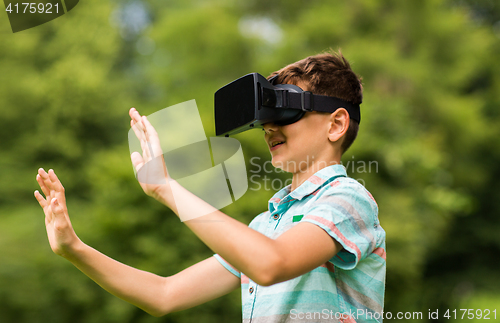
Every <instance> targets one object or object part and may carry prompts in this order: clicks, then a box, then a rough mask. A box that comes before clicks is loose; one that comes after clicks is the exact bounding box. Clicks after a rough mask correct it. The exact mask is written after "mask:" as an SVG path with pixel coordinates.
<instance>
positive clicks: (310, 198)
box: [215, 165, 386, 323]
mask: <svg viewBox="0 0 500 323" xmlns="http://www.w3.org/2000/svg"><path fill="white" fill-rule="evenodd" d="M377 214H378V207H377V203H376V202H375V200H374V199H373V197H372V195H371V194H370V193H369V192H368V191H367V190H366V189H365V188H364V186H362V185H361V184H359V183H358V182H357V181H356V180H354V179H351V178H349V177H347V174H346V171H345V168H344V167H343V166H342V165H333V166H329V167H326V168H323V169H321V170H320V171H319V172H317V173H316V174H314V175H313V176H311V177H310V178H309V179H308V180H307V181H306V182H304V183H303V184H302V185H300V186H299V187H298V188H297V189H295V190H294V191H293V192H290V186H287V187H285V188H283V189H281V190H280V191H279V192H277V193H276V194H275V195H274V196H273V197H272V198H271V199H270V200H269V211H266V212H264V213H261V214H259V215H258V216H257V217H255V219H254V220H253V221H252V222H251V223H250V225H249V227H250V228H252V229H254V230H256V231H258V232H261V233H262V234H264V235H266V236H268V237H270V238H272V239H276V238H277V237H278V236H280V235H281V234H282V233H283V232H285V231H287V230H289V229H290V228H292V227H293V226H295V225H297V224H298V223H300V222H309V223H313V224H315V225H317V226H319V227H320V228H322V229H323V230H325V231H326V232H327V233H328V234H329V235H330V236H331V237H332V238H333V239H335V240H336V241H338V242H339V243H340V244H341V245H342V247H343V250H342V251H340V252H339V253H338V254H337V255H336V256H334V257H333V258H332V259H330V260H329V261H328V262H327V263H325V264H324V265H322V266H320V267H318V268H316V269H314V270H312V271H310V272H308V273H306V274H304V275H302V276H299V277H296V278H293V279H290V280H288V281H285V282H281V283H278V284H275V285H272V286H267V287H265V286H260V285H257V284H256V283H255V282H253V281H252V280H251V279H249V278H248V276H246V275H245V274H244V273H240V272H238V271H237V270H235V269H234V268H233V267H232V266H231V265H229V264H228V263H227V262H226V261H225V260H224V259H222V258H221V257H220V256H219V255H215V257H216V258H217V259H218V260H219V262H220V263H221V264H222V265H223V266H224V267H225V268H227V269H228V270H229V271H230V272H232V273H233V274H234V275H236V276H238V277H240V278H241V288H242V303H243V304H242V305H243V322H244V323H250V322H251V323H261V322H265V323H271V322H381V321H382V318H381V312H382V310H383V304H384V291H385V273H386V261H385V231H384V230H383V229H382V227H381V226H380V223H379V220H378V216H377ZM256 261H259V260H258V259H256Z"/></svg>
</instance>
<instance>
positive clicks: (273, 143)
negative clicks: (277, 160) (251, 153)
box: [269, 140, 285, 151]
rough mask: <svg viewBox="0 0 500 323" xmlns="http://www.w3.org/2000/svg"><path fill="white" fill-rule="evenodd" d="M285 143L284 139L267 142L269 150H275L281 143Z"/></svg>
mask: <svg viewBox="0 0 500 323" xmlns="http://www.w3.org/2000/svg"><path fill="white" fill-rule="evenodd" d="M284 143H285V141H284V140H283V141H273V142H271V143H270V144H269V149H270V150H271V151H273V150H275V149H278V148H279V147H280V146H281V145H283V144H284Z"/></svg>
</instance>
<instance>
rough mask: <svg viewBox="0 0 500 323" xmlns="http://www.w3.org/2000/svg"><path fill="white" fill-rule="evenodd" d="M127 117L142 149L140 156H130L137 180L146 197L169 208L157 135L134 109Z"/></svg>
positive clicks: (163, 163)
mask: <svg viewBox="0 0 500 323" xmlns="http://www.w3.org/2000/svg"><path fill="white" fill-rule="evenodd" d="M129 115H130V118H131V120H130V126H131V127H132V129H133V130H134V133H135V135H136V136H137V139H139V141H140V143H141V149H142V154H141V153H139V152H134V153H132V155H131V156H130V158H131V159H132V164H133V166H134V169H135V171H136V173H137V180H138V181H139V184H140V185H141V187H142V189H143V190H144V192H145V193H146V194H147V195H149V196H151V197H153V198H155V199H156V200H158V201H159V202H161V203H163V204H165V205H167V206H169V205H168V203H167V202H168V201H167V200H169V197H170V196H171V190H170V185H169V179H168V173H167V168H166V166H165V161H164V159H163V151H162V149H161V145H160V139H159V138H158V134H157V132H156V130H155V128H154V127H153V126H152V125H151V123H150V122H149V121H148V119H147V118H146V117H145V116H141V115H140V114H139V112H138V111H137V110H136V109H135V108H131V109H130V111H129Z"/></svg>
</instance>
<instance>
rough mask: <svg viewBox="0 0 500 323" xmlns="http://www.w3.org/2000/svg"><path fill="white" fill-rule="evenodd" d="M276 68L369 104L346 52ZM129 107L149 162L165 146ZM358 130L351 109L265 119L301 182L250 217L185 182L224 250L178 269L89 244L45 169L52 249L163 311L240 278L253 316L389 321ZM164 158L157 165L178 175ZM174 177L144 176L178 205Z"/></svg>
mask: <svg viewBox="0 0 500 323" xmlns="http://www.w3.org/2000/svg"><path fill="white" fill-rule="evenodd" d="M276 74H277V75H278V76H277V78H276V79H275V80H274V83H275V84H294V85H297V86H299V87H300V88H302V89H303V90H304V91H311V92H312V93H313V94H320V95H327V96H334V97H337V98H340V99H343V100H346V101H350V102H352V103H354V104H359V103H361V99H362V87H361V82H360V80H359V78H358V77H357V76H356V74H354V72H353V71H352V70H351V68H350V65H349V63H348V62H347V60H346V59H345V58H344V57H343V56H342V55H341V54H340V53H339V54H335V53H334V54H320V55H316V56H312V57H308V58H306V59H304V60H301V61H298V62H296V63H294V64H291V65H289V66H287V67H285V68H283V69H282V70H280V71H278V72H275V73H273V74H272V75H271V77H272V76H275V75H276ZM129 114H130V117H131V119H132V120H131V125H132V127H133V129H134V131H135V134H136V135H137V137H138V138H139V140H140V141H141V146H142V147H143V153H142V155H141V154H139V153H137V152H135V153H133V154H132V155H131V159H132V163H133V165H134V167H135V169H136V170H137V171H139V170H140V169H141V167H142V166H143V165H144V164H145V163H146V162H148V161H151V160H152V158H153V157H154V156H161V155H162V152H161V148H160V144H159V140H158V137H157V134H156V131H155V129H154V128H153V127H152V126H151V124H150V123H149V121H148V120H147V118H146V117H144V116H140V115H139V113H138V112H137V111H136V110H135V109H134V108H132V109H130V113H129ZM357 130H358V124H357V122H355V121H353V120H351V119H350V117H349V113H348V112H347V111H346V109H344V108H340V109H337V110H336V111H335V112H333V113H324V112H306V113H305V115H304V116H303V117H302V118H301V119H300V120H298V121H296V122H294V123H292V124H288V125H276V124H274V123H266V124H264V131H265V139H266V142H267V143H268V145H269V148H270V152H271V155H272V163H273V165H274V166H275V167H279V168H282V169H283V170H285V171H287V172H290V173H292V175H293V178H292V184H291V185H290V186H287V187H285V188H283V189H282V190H280V191H279V192H277V193H276V194H275V195H274V196H273V198H271V200H269V210H268V211H266V212H264V213H262V214H260V215H258V216H257V217H256V218H255V219H254V220H253V221H252V222H251V223H250V225H249V226H246V225H244V224H243V223H240V222H238V221H236V220H234V219H233V218H231V217H229V216H227V215H225V214H223V213H222V212H220V211H219V210H217V209H215V208H213V207H211V206H210V205H208V204H207V203H205V202H204V201H202V200H200V199H198V198H197V197H196V196H194V195H192V194H191V193H189V192H188V191H185V190H184V191H183V193H182V199H183V200H184V201H185V202H187V203H186V204H187V205H189V206H190V208H191V210H192V212H195V213H196V212H197V213H200V212H203V213H202V214H206V215H204V216H203V218H202V220H203V221H199V220H198V219H193V220H188V221H185V224H186V225H187V226H188V227H189V228H190V229H191V230H192V231H193V232H194V233H195V234H196V235H197V236H198V237H199V238H200V239H201V240H202V241H203V242H204V243H205V244H206V245H207V246H208V247H210V248H211V249H212V250H213V251H215V252H216V253H217V254H216V255H215V256H213V257H210V258H208V259H206V260H204V261H202V262H200V263H198V264H195V265H193V266H191V267H189V268H187V269H185V270H183V271H181V272H179V273H178V274H176V275H173V276H170V277H159V276H157V275H154V274H151V273H147V272H144V271H140V270H137V269H134V268H131V267H129V266H126V265H124V264H121V263H119V262H117V261H115V260H113V259H111V258H108V257H107V256H105V255H103V254H101V253H99V252H98V251H96V250H94V249H92V248H91V247H89V246H87V245H85V244H84V243H83V242H82V241H81V240H80V239H79V238H78V237H77V236H76V234H75V232H74V230H73V229H72V226H71V222H70V220H69V216H68V211H67V208H66V203H65V195H64V188H63V186H62V185H61V183H60V181H59V180H58V178H57V176H56V175H55V173H54V171H52V170H49V172H48V173H47V172H45V171H44V170H43V169H39V171H38V175H37V181H38V183H39V185H40V187H41V189H42V191H43V193H44V194H45V196H46V198H44V197H43V196H42V195H41V194H40V193H39V192H38V191H36V192H35V197H36V199H37V200H38V202H39V203H40V205H41V206H42V208H43V210H44V212H45V222H46V228H47V234H48V237H49V242H50V245H51V248H52V250H53V251H54V252H55V253H56V254H58V255H60V256H63V257H64V258H66V259H68V260H69V261H71V262H72V263H73V264H74V265H75V266H76V267H77V268H78V269H80V270H81V271H82V272H83V273H85V274H86V275H87V276H89V277H90V278H91V279H93V280H94V281H95V282H96V283H97V284H99V285H100V286H102V287H103V288H104V289H106V290H107V291H109V292H110V293H112V294H114V295H116V296H118V297H120V298H122V299H124V300H126V301H128V302H130V303H132V304H134V305H136V306H138V307H140V308H142V309H143V310H145V311H146V312H148V313H150V314H152V315H155V316H161V315H165V314H167V313H170V312H173V311H178V310H182V309H186V308H190V307H193V306H195V305H198V304H201V303H204V302H207V301H209V300H212V299H214V298H217V297H220V296H222V295H225V294H227V293H229V292H231V291H232V290H234V289H236V288H238V287H239V286H241V288H242V302H243V321H244V322H254V323H256V322H377V321H382V319H381V316H382V309H383V298H384V290H385V267H386V266H385V232H384V230H383V229H382V228H381V227H380V224H379V221H378V217H377V213H378V209H377V205H376V203H375V201H374V200H373V198H372V197H371V195H370V193H369V192H368V191H366V190H365V188H364V187H363V186H362V185H360V184H359V183H358V182H357V181H355V180H353V179H350V178H348V177H347V175H346V172H345V168H344V167H343V166H341V165H340V158H341V156H342V154H343V153H344V152H345V151H346V150H347V149H348V148H349V146H350V145H351V144H352V142H353V141H354V139H355V137H356V134H357ZM149 165H151V164H149ZM163 165H164V164H163V163H158V164H157V166H158V167H157V169H148V171H155V172H156V173H157V174H158V173H159V174H162V176H164V177H165V179H167V178H168V174H167V170H166V169H165V168H164V166H163ZM166 183H168V184H164V185H160V184H145V183H140V185H141V187H142V189H143V190H144V192H145V193H146V194H148V195H150V196H152V197H154V198H155V199H156V200H158V201H159V202H161V203H163V204H164V205H166V206H167V207H169V208H171V209H172V210H173V211H174V212H176V213H177V211H176V208H175V203H174V198H173V196H172V190H173V189H175V190H176V198H177V199H178V198H179V195H177V194H179V193H178V192H179V191H180V190H182V187H179V185H178V184H177V182H175V181H172V180H170V181H168V180H166ZM200 210H202V211H200ZM188 211H190V210H188ZM200 219H201V218H200Z"/></svg>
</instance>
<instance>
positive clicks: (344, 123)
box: [328, 108, 350, 142]
mask: <svg viewBox="0 0 500 323" xmlns="http://www.w3.org/2000/svg"><path fill="white" fill-rule="evenodd" d="M349 122H350V119H349V113H348V112H347V110H346V109H344V108H340V109H337V110H336V111H335V112H333V113H331V114H330V128H329V131H328V139H329V140H330V141H331V142H337V141H339V140H340V139H341V138H342V137H343V136H344V135H345V133H346V132H347V129H348V128H349Z"/></svg>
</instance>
